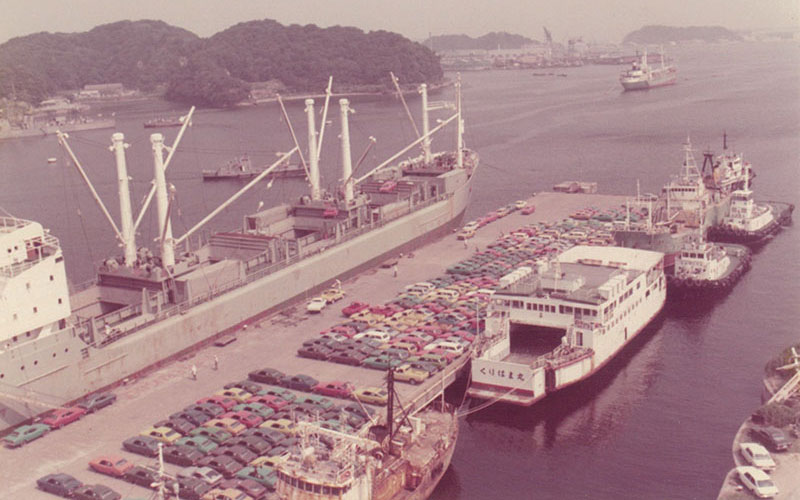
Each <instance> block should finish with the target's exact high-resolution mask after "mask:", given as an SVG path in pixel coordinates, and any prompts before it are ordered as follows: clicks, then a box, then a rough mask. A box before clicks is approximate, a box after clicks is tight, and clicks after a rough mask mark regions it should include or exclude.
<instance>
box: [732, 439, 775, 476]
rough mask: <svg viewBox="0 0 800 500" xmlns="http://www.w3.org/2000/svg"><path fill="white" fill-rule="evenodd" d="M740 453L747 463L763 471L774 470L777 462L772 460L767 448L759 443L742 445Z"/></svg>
mask: <svg viewBox="0 0 800 500" xmlns="http://www.w3.org/2000/svg"><path fill="white" fill-rule="evenodd" d="M739 453H741V454H742V456H743V457H744V459H745V460H747V463H749V464H750V465H752V466H753V467H758V468H759V469H761V470H774V469H775V461H774V460H772V456H770V454H769V452H768V451H767V449H766V448H764V447H763V446H761V445H760V444H758V443H740V444H739Z"/></svg>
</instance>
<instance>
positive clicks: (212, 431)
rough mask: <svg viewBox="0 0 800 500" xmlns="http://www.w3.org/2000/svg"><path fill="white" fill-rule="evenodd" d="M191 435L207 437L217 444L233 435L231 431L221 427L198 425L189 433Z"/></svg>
mask: <svg viewBox="0 0 800 500" xmlns="http://www.w3.org/2000/svg"><path fill="white" fill-rule="evenodd" d="M189 436H191V437H207V438H208V439H210V440H212V441H214V442H215V443H217V444H222V442H223V441H225V440H227V439H228V438H229V437H231V433H230V432H228V431H226V430H225V429H220V428H219V427H198V428H196V429H194V430H193V431H191V432H190V433H189Z"/></svg>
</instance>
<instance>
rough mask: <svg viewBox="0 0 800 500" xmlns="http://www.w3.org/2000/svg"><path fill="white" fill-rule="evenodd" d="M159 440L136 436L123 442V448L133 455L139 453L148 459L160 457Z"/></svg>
mask: <svg viewBox="0 0 800 500" xmlns="http://www.w3.org/2000/svg"><path fill="white" fill-rule="evenodd" d="M158 443H159V441H158V439H155V438H152V437H149V436H135V437H132V438H128V439H126V440H125V441H123V442H122V447H123V448H125V449H126V450H128V451H130V452H131V453H138V454H139V455H144V456H146V457H154V456H156V455H158Z"/></svg>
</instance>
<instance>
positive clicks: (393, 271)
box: [392, 264, 397, 278]
mask: <svg viewBox="0 0 800 500" xmlns="http://www.w3.org/2000/svg"><path fill="white" fill-rule="evenodd" d="M392 274H393V275H394V277H395V278H397V264H395V265H393V266H392Z"/></svg>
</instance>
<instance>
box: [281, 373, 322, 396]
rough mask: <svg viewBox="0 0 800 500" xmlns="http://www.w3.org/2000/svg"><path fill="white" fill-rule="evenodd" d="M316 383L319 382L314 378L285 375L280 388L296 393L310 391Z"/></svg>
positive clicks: (300, 375)
mask: <svg viewBox="0 0 800 500" xmlns="http://www.w3.org/2000/svg"><path fill="white" fill-rule="evenodd" d="M318 383H319V381H318V380H317V379H315V378H314V377H311V376H308V375H303V374H302V373H301V374H298V375H287V376H285V377H284V378H283V379H281V385H282V386H284V387H287V388H289V389H294V390H296V391H306V392H307V391H310V390H311V388H312V387H314V386H315V385H317V384H318Z"/></svg>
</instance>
